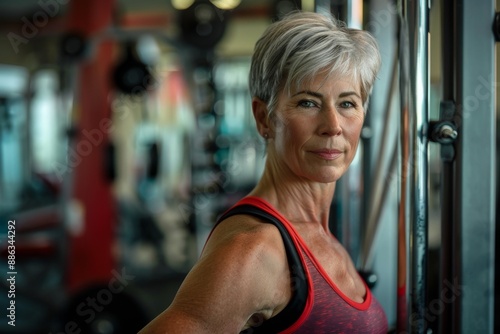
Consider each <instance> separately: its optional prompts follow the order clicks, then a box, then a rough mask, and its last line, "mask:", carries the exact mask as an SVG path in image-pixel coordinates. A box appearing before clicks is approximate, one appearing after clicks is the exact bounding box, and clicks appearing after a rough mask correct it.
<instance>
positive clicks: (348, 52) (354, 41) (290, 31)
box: [249, 11, 381, 113]
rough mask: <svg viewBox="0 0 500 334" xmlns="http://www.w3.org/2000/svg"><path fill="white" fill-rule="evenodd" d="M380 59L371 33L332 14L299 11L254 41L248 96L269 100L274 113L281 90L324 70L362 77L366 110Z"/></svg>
mask: <svg viewBox="0 0 500 334" xmlns="http://www.w3.org/2000/svg"><path fill="white" fill-rule="evenodd" d="M380 63H381V61H380V53H379V50H378V46H377V42H376V41H375V39H374V38H373V37H372V35H370V33H368V32H366V31H363V30H358V29H351V28H348V27H346V25H345V24H344V23H343V22H341V21H339V20H336V19H335V18H333V17H332V16H329V15H328V16H327V15H325V14H318V13H312V12H300V11H297V12H293V13H291V14H289V15H287V16H285V17H284V18H283V19H281V20H280V21H277V22H274V23H273V24H271V25H270V26H269V27H268V28H267V29H266V31H265V32H264V34H263V35H262V36H261V38H260V39H259V40H258V41H257V43H256V44H255V50H254V54H253V56H252V62H251V67H250V76H249V88H250V94H251V95H252V97H257V98H259V99H261V100H263V101H264V102H266V104H267V107H268V112H269V113H271V112H272V111H273V110H274V108H275V107H276V104H277V100H278V95H279V93H280V91H281V89H286V90H288V92H289V91H290V89H291V86H292V84H295V85H297V86H299V85H301V83H302V82H303V81H304V80H310V79H312V77H313V76H314V75H315V74H317V73H319V72H322V71H325V70H326V71H328V72H329V73H330V74H331V73H335V74H338V75H349V76H352V78H353V79H354V80H358V82H359V84H360V87H361V99H362V101H363V104H364V105H365V110H366V105H367V103H368V96H369V95H370V92H371V89H372V86H373V82H374V81H375V77H376V75H377V73H378V70H379V68H380Z"/></svg>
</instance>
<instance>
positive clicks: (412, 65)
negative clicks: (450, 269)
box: [401, 0, 429, 333]
mask: <svg viewBox="0 0 500 334" xmlns="http://www.w3.org/2000/svg"><path fill="white" fill-rule="evenodd" d="M401 11H402V12H401V14H402V27H401V33H402V34H406V38H405V41H406V43H404V44H403V45H402V47H404V48H406V49H407V54H406V55H407V57H408V59H407V61H408V63H407V65H408V72H407V74H408V77H407V78H402V79H403V80H408V85H407V87H406V88H407V89H408V92H407V94H408V96H407V98H408V99H407V105H406V106H403V108H402V115H401V120H402V122H403V124H402V125H403V127H402V129H404V122H408V123H407V126H408V129H407V130H408V131H407V133H406V135H404V136H406V137H404V138H403V143H408V146H409V147H408V149H409V152H408V154H409V155H408V158H409V163H408V165H405V164H403V165H402V168H403V172H402V173H401V175H405V174H406V173H407V176H408V180H406V179H404V180H402V181H403V182H408V184H407V186H408V195H409V204H408V205H409V208H408V209H407V210H405V211H406V215H407V216H406V217H403V218H406V219H407V221H406V224H407V225H406V226H408V229H409V232H410V238H409V247H410V248H409V258H408V260H409V261H410V264H409V271H410V272H409V275H408V276H407V277H408V278H409V304H408V314H409V315H410V316H409V317H408V321H409V323H408V326H409V329H410V331H411V333H425V331H426V320H425V309H426V288H427V284H426V277H427V239H428V238H427V229H428V201H427V192H428V172H427V141H428V140H427V127H428V82H429V74H428V32H429V21H428V12H429V8H428V2H427V1H426V0H418V1H411V0H405V1H404V3H403V6H402V8H401ZM403 61H405V60H403ZM403 72H406V71H403ZM402 204H403V205H405V204H404V203H402Z"/></svg>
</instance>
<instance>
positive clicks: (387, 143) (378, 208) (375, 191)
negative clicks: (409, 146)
mask: <svg viewBox="0 0 500 334" xmlns="http://www.w3.org/2000/svg"><path fill="white" fill-rule="evenodd" d="M398 92H399V87H398V59H397V53H396V52H395V54H394V57H393V66H392V69H391V84H390V86H389V90H388V93H387V98H386V100H385V103H386V105H385V107H384V115H383V119H384V122H383V127H382V138H381V142H380V148H379V151H378V153H377V157H378V159H377V162H376V166H375V169H374V173H373V175H370V177H368V178H367V180H373V181H372V184H371V186H370V187H369V189H370V193H369V194H368V197H367V198H368V203H367V204H368V205H367V208H368V210H367V215H366V219H365V221H366V222H367V223H366V226H365V228H364V231H365V233H364V235H363V243H362V245H361V246H362V248H361V254H360V258H361V261H360V263H361V267H362V268H363V270H371V269H372V266H373V256H374V254H373V249H372V248H373V241H374V239H375V235H376V232H377V229H378V225H379V222H380V216H381V213H382V209H383V208H384V205H385V202H386V198H387V194H388V190H389V188H388V186H389V185H390V182H389V181H390V180H389V179H388V177H390V176H391V175H393V174H392V173H393V172H394V169H393V167H392V166H393V165H392V160H393V159H394V157H395V156H397V150H396V151H394V149H391V145H394V146H395V147H396V148H397V136H394V135H393V134H395V132H391V122H390V120H391V119H392V118H393V117H394V116H396V115H395V112H396V108H395V106H394V100H395V96H396V94H397V93H398ZM363 153H364V152H363ZM389 155H390V157H391V158H390V159H391V162H390V166H389V167H385V168H384V165H385V163H386V160H387V159H388V158H387V157H388V156H389ZM394 164H395V163H394ZM384 174H386V175H384ZM371 176H373V177H371ZM365 191H366V190H365Z"/></svg>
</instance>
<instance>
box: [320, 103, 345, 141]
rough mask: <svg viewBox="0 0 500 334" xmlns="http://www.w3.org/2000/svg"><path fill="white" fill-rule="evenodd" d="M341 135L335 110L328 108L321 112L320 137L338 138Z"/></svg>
mask: <svg viewBox="0 0 500 334" xmlns="http://www.w3.org/2000/svg"><path fill="white" fill-rule="evenodd" d="M341 133H342V128H341V127H340V122H339V114H338V112H337V108H335V107H328V109H327V110H323V118H322V120H321V126H320V134H321V135H322V136H338V135H340V134H341Z"/></svg>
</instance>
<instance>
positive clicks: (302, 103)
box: [299, 100, 316, 108]
mask: <svg viewBox="0 0 500 334" xmlns="http://www.w3.org/2000/svg"><path fill="white" fill-rule="evenodd" d="M299 107H302V108H314V107H316V103H314V102H313V101H310V100H302V101H299Z"/></svg>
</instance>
